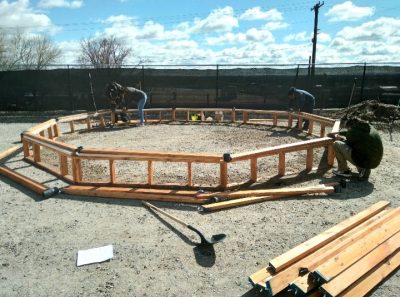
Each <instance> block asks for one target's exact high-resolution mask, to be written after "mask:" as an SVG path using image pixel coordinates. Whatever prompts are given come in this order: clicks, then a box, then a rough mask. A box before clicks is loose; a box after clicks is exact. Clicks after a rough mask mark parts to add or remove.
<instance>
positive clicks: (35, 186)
mask: <svg viewBox="0 0 400 297" xmlns="http://www.w3.org/2000/svg"><path fill="white" fill-rule="evenodd" d="M0 174H2V175H4V176H6V177H8V178H9V179H11V180H13V181H15V182H16V183H19V184H20V185H22V186H24V187H26V188H28V189H30V190H32V191H34V192H36V193H38V194H40V195H42V194H43V192H44V191H45V190H47V189H48V187H46V186H45V185H43V184H41V183H39V182H37V181H34V180H33V179H30V178H29V177H26V176H24V175H22V174H20V173H17V172H16V171H14V170H11V169H9V168H6V167H3V166H0Z"/></svg>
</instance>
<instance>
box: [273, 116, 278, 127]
mask: <svg viewBox="0 0 400 297" xmlns="http://www.w3.org/2000/svg"><path fill="white" fill-rule="evenodd" d="M272 116H273V120H272V126H274V127H276V126H277V125H278V115H277V114H276V113H274V114H273V115H272Z"/></svg>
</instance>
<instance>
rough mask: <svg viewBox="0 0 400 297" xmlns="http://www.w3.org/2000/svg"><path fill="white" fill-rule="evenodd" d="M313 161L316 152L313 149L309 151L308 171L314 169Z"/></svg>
mask: <svg viewBox="0 0 400 297" xmlns="http://www.w3.org/2000/svg"><path fill="white" fill-rule="evenodd" d="M313 161H314V150H313V148H308V149H307V156H306V170H307V171H311V170H312V168H313Z"/></svg>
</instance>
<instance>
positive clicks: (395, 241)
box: [321, 233, 400, 296]
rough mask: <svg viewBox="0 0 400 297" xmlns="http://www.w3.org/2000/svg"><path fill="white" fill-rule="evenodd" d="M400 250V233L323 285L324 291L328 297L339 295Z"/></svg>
mask: <svg viewBox="0 0 400 297" xmlns="http://www.w3.org/2000/svg"><path fill="white" fill-rule="evenodd" d="M399 248H400V233H396V234H395V235H393V236H392V237H390V238H389V239H388V240H386V241H385V242H383V243H382V244H381V245H379V246H378V247H376V248H375V249H374V250H372V251H371V252H370V253H368V254H367V255H365V256H364V257H363V258H362V259H360V260H359V261H358V262H356V263H355V264H354V265H353V266H351V267H349V268H348V269H346V270H345V271H343V273H341V274H339V275H338V276H337V277H335V278H334V279H333V280H331V281H330V282H329V283H327V284H324V285H322V286H321V289H322V291H323V292H324V293H325V294H327V296H337V295H339V294H340V293H342V292H343V291H344V290H345V289H347V288H348V287H350V286H351V284H353V283H354V282H356V281H357V280H358V279H360V278H361V277H362V276H363V275H364V274H366V273H368V272H369V271H370V270H371V269H373V268H374V267H375V266H377V265H378V264H379V263H381V262H382V261H383V260H385V259H386V258H387V257H389V256H390V255H391V254H393V253H394V252H396V251H397V250H398V249H399Z"/></svg>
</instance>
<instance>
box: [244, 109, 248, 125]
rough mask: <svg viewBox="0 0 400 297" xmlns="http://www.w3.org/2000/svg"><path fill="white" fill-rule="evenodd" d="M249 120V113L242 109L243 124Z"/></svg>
mask: <svg viewBox="0 0 400 297" xmlns="http://www.w3.org/2000/svg"><path fill="white" fill-rule="evenodd" d="M248 120H249V114H248V112H247V111H243V124H246V123H247V121H248Z"/></svg>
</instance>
